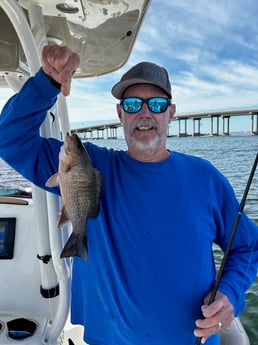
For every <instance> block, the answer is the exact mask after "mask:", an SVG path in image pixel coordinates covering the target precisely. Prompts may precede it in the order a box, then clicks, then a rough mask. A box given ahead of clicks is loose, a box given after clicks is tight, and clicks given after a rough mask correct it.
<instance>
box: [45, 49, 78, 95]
mask: <svg viewBox="0 0 258 345" xmlns="http://www.w3.org/2000/svg"><path fill="white" fill-rule="evenodd" d="M79 64H80V57H79V55H78V54H76V53H74V52H72V51H71V50H70V49H69V48H68V47H66V46H64V47H60V46H58V45H52V46H45V47H43V49H42V68H43V70H44V72H45V73H46V74H48V75H50V76H51V77H52V78H53V79H54V80H55V81H57V82H58V83H59V84H61V91H62V93H63V94H64V95H65V96H67V95H68V94H69V92H70V87H71V80H72V77H73V74H74V72H75V70H76V68H77V67H78V66H79Z"/></svg>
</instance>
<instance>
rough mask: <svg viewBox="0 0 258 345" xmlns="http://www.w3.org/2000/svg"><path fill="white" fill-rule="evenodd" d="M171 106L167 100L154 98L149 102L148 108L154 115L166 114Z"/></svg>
mask: <svg viewBox="0 0 258 345" xmlns="http://www.w3.org/2000/svg"><path fill="white" fill-rule="evenodd" d="M168 105H169V101H168V99H167V98H163V97H153V98H150V99H149V100H148V106H149V109H150V111H152V112H153V113H164V112H165V111H166V110H167V108H168Z"/></svg>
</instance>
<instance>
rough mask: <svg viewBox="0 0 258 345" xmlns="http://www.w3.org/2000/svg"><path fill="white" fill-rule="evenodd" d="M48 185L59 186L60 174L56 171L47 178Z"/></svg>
mask: <svg viewBox="0 0 258 345" xmlns="http://www.w3.org/2000/svg"><path fill="white" fill-rule="evenodd" d="M45 185H46V186H47V187H57V186H59V174H58V173H55V174H54V175H52V176H51V177H49V179H48V180H47V182H46V184H45Z"/></svg>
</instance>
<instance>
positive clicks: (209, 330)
mask: <svg viewBox="0 0 258 345" xmlns="http://www.w3.org/2000/svg"><path fill="white" fill-rule="evenodd" d="M209 297H210V293H209V294H208V295H207V296H206V297H205V299H204V305H202V307H201V310H202V314H203V316H204V319H203V320H196V322H195V324H196V326H197V327H198V328H197V329H195V330H194V335H195V336H196V337H200V338H202V343H204V342H205V341H206V340H207V338H208V337H209V336H211V335H212V334H214V333H218V332H220V331H221V330H222V329H225V328H228V327H229V326H230V324H231V321H232V320H233V319H234V315H233V307H232V304H231V303H230V301H229V299H228V297H227V296H226V295H224V294H223V293H222V292H220V291H218V292H217V294H216V298H215V301H214V302H213V303H211V304H210V305H208V301H209Z"/></svg>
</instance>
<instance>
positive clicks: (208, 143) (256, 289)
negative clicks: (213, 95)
mask: <svg viewBox="0 0 258 345" xmlns="http://www.w3.org/2000/svg"><path fill="white" fill-rule="evenodd" d="M94 143H96V144H98V145H100V146H108V147H114V148H117V149H126V144H125V141H124V140H123V139H114V140H97V141H94ZM167 147H168V149H170V150H172V151H173V150H176V151H181V152H184V153H189V154H193V155H196V156H200V157H203V158H206V159H208V160H210V161H211V162H212V163H213V164H214V165H215V166H216V167H217V168H218V169H219V170H220V171H221V172H222V173H223V174H224V175H225V176H226V177H227V178H228V179H229V181H230V183H231V184H232V186H233V188H234V190H235V192H236V195H237V198H238V199H239V201H240V200H241V198H242V195H243V192H244V189H245V186H246V183H247V180H248V177H249V174H250V171H251V168H252V166H253V162H254V159H255V157H256V154H257V150H258V136H247V135H232V136H226V137H221V136H219V137H194V138H193V137H186V138H169V139H168V144H167ZM4 185H5V186H6V185H7V186H10V187H12V186H14V185H21V186H23V187H27V186H29V183H28V182H27V181H25V180H24V179H23V178H22V177H21V176H20V175H19V174H17V173H15V172H14V171H12V170H11V169H10V168H9V167H8V166H7V165H6V164H5V163H4V162H3V161H1V160H0V187H1V186H4ZM245 211H246V212H247V214H248V215H249V216H250V218H251V219H253V220H254V221H255V222H256V224H258V168H257V171H256V174H255V176H254V179H253V182H252V185H251V188H250V191H249V194H248V198H247V201H246V206H245ZM221 257H222V256H221V253H220V251H218V250H216V259H217V264H219V262H220V260H221ZM246 299H247V308H246V310H245V311H244V312H243V313H242V315H241V320H242V322H243V325H244V327H245V329H246V331H247V333H248V335H249V338H250V343H251V345H257V344H258V277H257V279H256V281H255V283H254V284H253V285H252V287H251V288H250V289H249V290H248V292H247V294H246Z"/></svg>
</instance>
